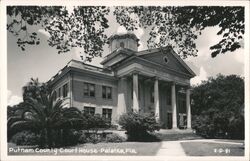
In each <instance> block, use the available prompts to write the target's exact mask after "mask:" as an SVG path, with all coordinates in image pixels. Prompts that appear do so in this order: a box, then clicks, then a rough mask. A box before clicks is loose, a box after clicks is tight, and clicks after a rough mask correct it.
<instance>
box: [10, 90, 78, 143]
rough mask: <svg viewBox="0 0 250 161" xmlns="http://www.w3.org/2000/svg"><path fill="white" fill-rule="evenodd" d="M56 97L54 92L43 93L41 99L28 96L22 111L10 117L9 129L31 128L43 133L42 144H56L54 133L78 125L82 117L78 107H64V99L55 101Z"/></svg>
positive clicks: (17, 130)
mask: <svg viewBox="0 0 250 161" xmlns="http://www.w3.org/2000/svg"><path fill="white" fill-rule="evenodd" d="M54 97H55V95H54V94H50V95H48V96H47V95H45V94H41V97H40V98H41V99H40V101H37V100H34V99H32V98H28V100H27V101H26V106H23V107H22V108H20V109H19V110H21V113H20V114H19V115H18V116H12V117H10V118H9V119H8V130H9V131H11V133H12V134H13V133H16V132H19V131H23V130H31V131H33V132H36V133H39V134H40V135H41V142H40V146H48V147H52V146H55V140H54V139H53V137H52V136H53V133H54V132H55V131H59V132H60V131H61V129H70V128H75V127H78V126H79V124H80V122H81V121H82V119H81V112H80V111H79V110H78V109H76V108H73V107H71V108H63V104H62V103H63V101H62V100H56V101H55V102H54V100H55V99H54Z"/></svg>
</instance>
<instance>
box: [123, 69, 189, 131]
mask: <svg viewBox="0 0 250 161" xmlns="http://www.w3.org/2000/svg"><path fill="white" fill-rule="evenodd" d="M124 80H126V87H127V88H123V92H124V93H127V96H128V97H127V98H126V97H121V98H118V102H126V103H123V105H126V106H129V108H127V107H120V108H124V109H127V110H133V111H137V112H154V113H155V116H156V119H157V121H158V122H159V123H161V124H162V127H163V128H168V129H170V128H191V109H190V89H189V86H187V85H185V84H181V83H180V82H176V81H169V80H165V79H164V78H163V77H160V76H153V77H149V76H145V75H143V73H142V72H138V71H134V72H132V73H131V74H128V75H127V76H126V77H124V76H123V78H122V79H120V81H123V86H124ZM120 84H121V83H120ZM180 90H181V91H180ZM183 90H184V91H183ZM179 91H180V92H184V93H180V94H179ZM129 93H131V94H129ZM183 94H185V96H186V97H185V99H184V101H185V109H184V110H183V104H178V103H177V101H178V100H180V99H179V95H183ZM177 97H178V99H177ZM180 97H181V96H180ZM123 111H126V110H123ZM179 114H180V115H179Z"/></svg>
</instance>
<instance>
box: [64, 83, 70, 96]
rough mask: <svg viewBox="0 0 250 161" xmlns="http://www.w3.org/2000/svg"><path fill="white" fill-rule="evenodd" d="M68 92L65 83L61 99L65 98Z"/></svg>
mask: <svg viewBox="0 0 250 161" xmlns="http://www.w3.org/2000/svg"><path fill="white" fill-rule="evenodd" d="M68 92H69V89H68V83H66V84H64V85H63V97H67V96H68Z"/></svg>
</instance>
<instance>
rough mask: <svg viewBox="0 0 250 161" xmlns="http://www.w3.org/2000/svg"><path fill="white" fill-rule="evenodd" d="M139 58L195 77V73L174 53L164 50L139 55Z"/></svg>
mask: <svg viewBox="0 0 250 161" xmlns="http://www.w3.org/2000/svg"><path fill="white" fill-rule="evenodd" d="M139 57H140V58H143V59H145V60H148V61H150V62H152V63H155V64H159V65H162V66H164V67H166V68H168V69H171V70H174V71H177V72H181V73H185V74H188V75H191V76H195V73H194V72H193V71H192V70H191V69H190V68H189V67H188V66H187V64H186V63H185V62H184V61H183V60H182V59H181V58H179V56H178V55H177V54H176V53H174V51H171V50H167V51H164V52H163V51H162V50H158V51H156V52H152V53H151V52H149V53H147V54H142V55H139Z"/></svg>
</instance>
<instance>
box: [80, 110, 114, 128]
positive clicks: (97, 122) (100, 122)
mask: <svg viewBox="0 0 250 161" xmlns="http://www.w3.org/2000/svg"><path fill="white" fill-rule="evenodd" d="M83 118H84V121H83V129H87V130H89V129H98V128H110V127H111V124H110V122H109V121H108V120H107V119H106V118H104V117H102V116H101V115H99V114H95V115H91V114H88V113H83Z"/></svg>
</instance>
